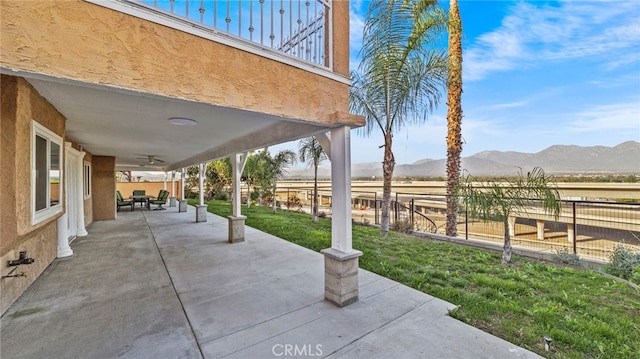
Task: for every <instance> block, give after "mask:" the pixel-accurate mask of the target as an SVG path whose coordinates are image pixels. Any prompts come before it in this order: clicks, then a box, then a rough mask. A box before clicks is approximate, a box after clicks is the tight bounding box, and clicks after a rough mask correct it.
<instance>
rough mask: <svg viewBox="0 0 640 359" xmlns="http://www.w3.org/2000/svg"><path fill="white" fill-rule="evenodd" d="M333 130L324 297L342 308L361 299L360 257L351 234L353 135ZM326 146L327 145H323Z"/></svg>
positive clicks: (340, 130)
mask: <svg viewBox="0 0 640 359" xmlns="http://www.w3.org/2000/svg"><path fill="white" fill-rule="evenodd" d="M350 130H351V129H350V128H349V127H347V126H344V127H338V128H334V129H332V130H331V151H330V153H331V155H330V158H331V194H332V199H331V211H332V213H331V248H327V249H323V250H322V251H321V252H322V254H324V285H325V290H324V297H325V299H326V300H328V301H330V302H332V303H334V304H335V305H337V306H339V307H343V306H346V305H349V304H351V303H353V302H355V301H357V300H358V257H360V256H361V255H362V252H360V251H358V250H354V249H353V248H352V246H351V245H352V233H351V132H350ZM323 147H324V146H323Z"/></svg>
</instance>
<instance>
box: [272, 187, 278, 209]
mask: <svg viewBox="0 0 640 359" xmlns="http://www.w3.org/2000/svg"><path fill="white" fill-rule="evenodd" d="M277 187H278V185H277V184H276V182H275V181H274V182H273V193H272V196H271V211H272V212H273V213H276V190H277Z"/></svg>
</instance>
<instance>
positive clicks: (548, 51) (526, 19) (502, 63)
mask: <svg viewBox="0 0 640 359" xmlns="http://www.w3.org/2000/svg"><path fill="white" fill-rule="evenodd" d="M639 15H640V2H636V1H630V0H629V1H615V2H609V3H605V2H584V1H583V2H575V3H574V2H561V3H560V6H558V7H554V6H549V5H538V3H533V4H532V3H524V2H520V3H517V4H516V5H514V6H512V7H511V8H510V9H509V14H508V15H507V16H505V18H504V19H503V21H502V24H501V26H500V27H499V28H497V29H496V30H494V31H492V32H489V33H486V34H483V35H481V36H480V37H478V39H477V40H476V42H475V43H474V44H473V45H471V47H470V48H469V49H467V50H466V52H465V54H464V55H463V56H464V61H465V66H464V71H465V74H464V75H465V79H467V80H470V81H473V80H480V79H483V78H484V77H486V76H487V75H488V74H490V73H492V72H497V71H507V70H511V69H514V68H517V67H523V66H537V65H539V64H540V63H541V62H544V61H558V60H566V59H576V58H586V57H590V58H591V59H595V60H598V61H599V62H601V63H603V65H604V66H605V67H606V68H613V67H617V66H622V65H625V64H628V63H633V62H638V61H640V60H638V57H637V52H638V48H639V46H640V23H639V22H638V16H639ZM463 21H464V19H463ZM630 54H633V55H634V56H635V57H634V58H631V57H630Z"/></svg>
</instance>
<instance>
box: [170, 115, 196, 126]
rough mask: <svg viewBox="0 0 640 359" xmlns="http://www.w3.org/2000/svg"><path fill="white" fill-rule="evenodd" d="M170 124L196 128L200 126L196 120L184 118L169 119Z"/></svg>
mask: <svg viewBox="0 0 640 359" xmlns="http://www.w3.org/2000/svg"><path fill="white" fill-rule="evenodd" d="M169 123H170V124H172V125H176V126H195V125H197V124H198V122H196V121H195V120H192V119H190V118H184V117H172V118H170V119H169Z"/></svg>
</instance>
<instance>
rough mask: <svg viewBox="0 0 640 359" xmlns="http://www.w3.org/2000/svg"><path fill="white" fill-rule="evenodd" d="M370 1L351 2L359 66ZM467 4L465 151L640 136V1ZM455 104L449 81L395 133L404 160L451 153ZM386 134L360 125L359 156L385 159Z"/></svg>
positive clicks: (354, 61)
mask: <svg viewBox="0 0 640 359" xmlns="http://www.w3.org/2000/svg"><path fill="white" fill-rule="evenodd" d="M448 3H449V1H446V0H445V1H441V4H442V5H443V6H444V7H448ZM368 5H369V2H368V1H358V0H352V1H351V3H350V6H351V29H350V30H351V32H350V46H351V52H350V54H351V58H350V62H351V69H356V68H357V66H358V64H359V57H358V54H359V51H360V47H361V45H362V29H363V26H364V24H365V20H366V11H367V8H368ZM445 5H446V6H445ZM459 7H460V14H461V17H462V26H463V39H462V41H463V43H462V45H463V55H462V56H463V91H464V93H463V97H462V110H463V120H462V137H463V142H464V144H463V153H462V156H463V157H467V156H471V155H473V154H476V153H478V152H482V151H490V150H497V151H518V152H527V153H535V152H539V151H541V150H543V149H545V148H547V147H549V146H552V145H578V146H595V145H603V146H615V145H617V144H620V143H622V142H625V141H630V140H633V141H640V1H638V0H612V1H595V0H581V1H580V0H578V1H483V0H478V1H476V0H459ZM446 114H447V107H446V90H445V89H443V90H442V96H441V99H440V104H439V105H438V107H437V109H435V110H434V111H433V113H431V114H430V115H429V117H428V119H427V121H426V122H425V123H424V124H422V125H419V126H418V125H416V126H411V127H405V128H403V129H402V130H400V131H398V132H396V133H395V135H394V144H393V152H394V155H395V158H396V164H409V163H413V162H415V161H418V160H421V159H426V158H429V159H441V158H446ZM383 143H384V141H383V139H382V135H381V134H379V132H378V133H374V134H372V135H371V136H369V137H365V136H363V135H361V134H360V132H359V131H357V130H355V129H354V130H352V134H351V158H352V162H353V163H363V162H381V161H382V159H383V149H380V148H379V146H380V145H381V144H383ZM285 148H286V149H292V150H294V151H297V143H296V142H291V143H287V144H281V145H278V146H272V147H271V148H270V151H271V152H272V153H275V152H277V151H279V150H282V149H285Z"/></svg>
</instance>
